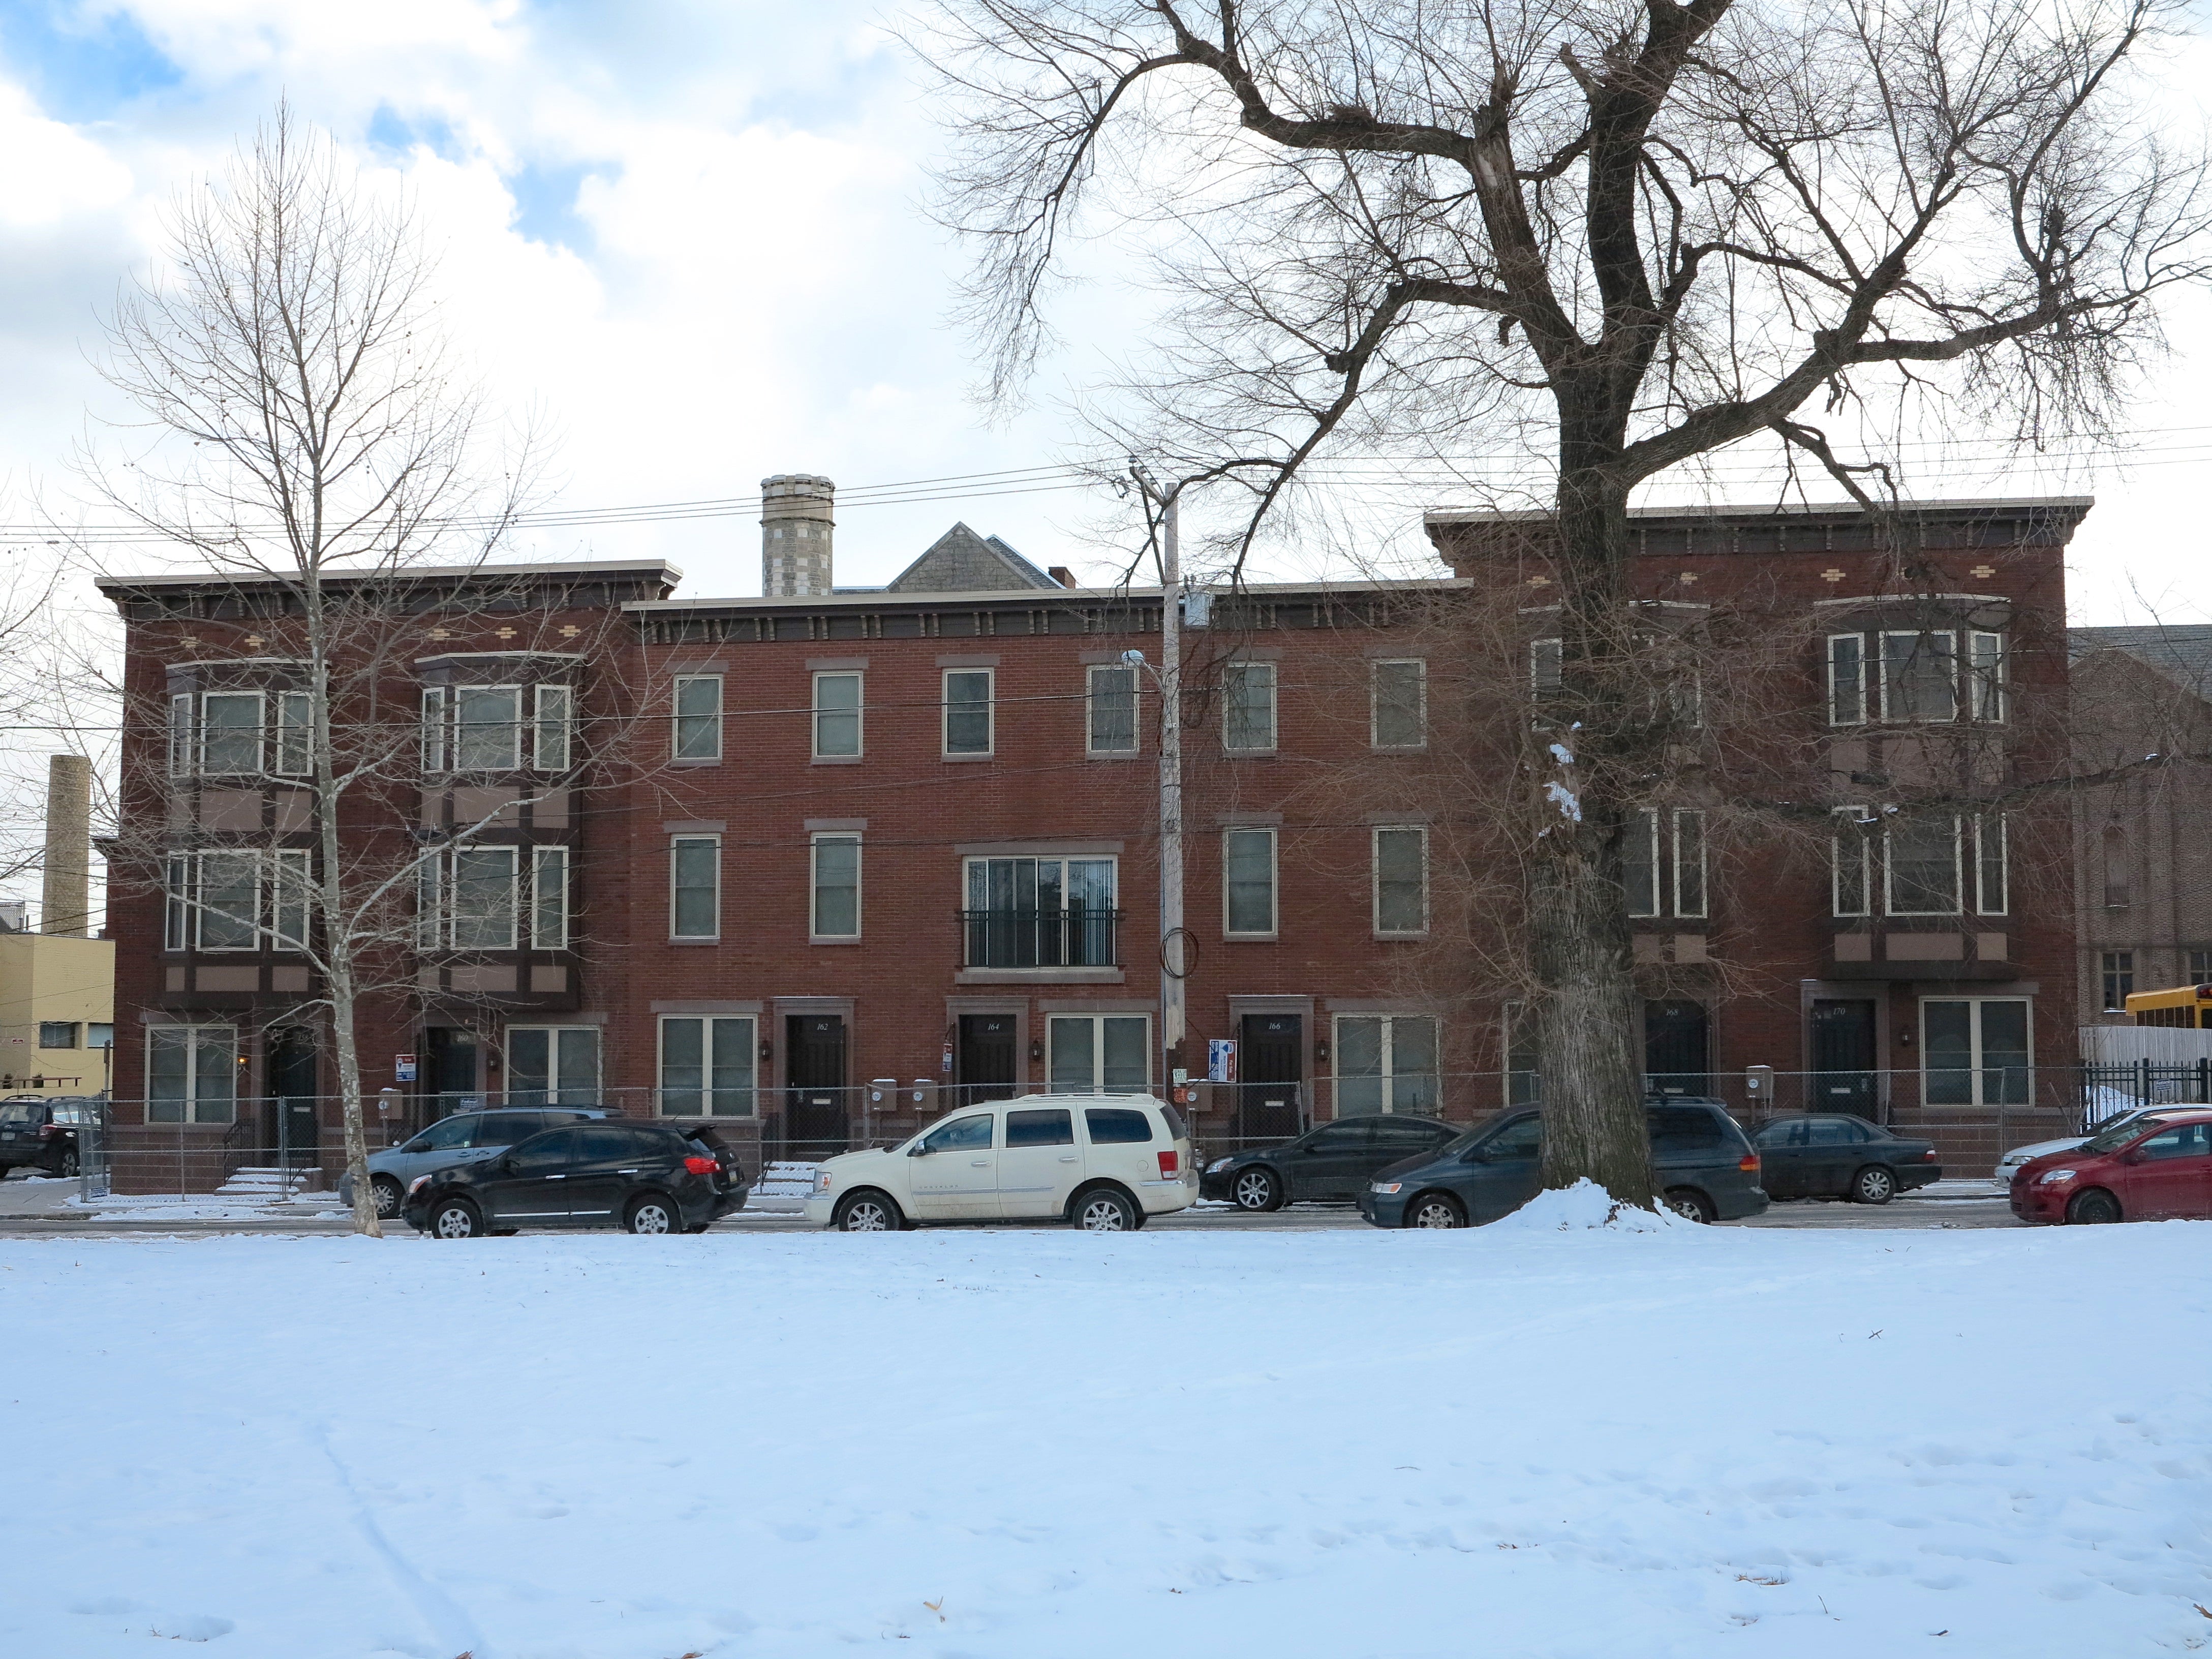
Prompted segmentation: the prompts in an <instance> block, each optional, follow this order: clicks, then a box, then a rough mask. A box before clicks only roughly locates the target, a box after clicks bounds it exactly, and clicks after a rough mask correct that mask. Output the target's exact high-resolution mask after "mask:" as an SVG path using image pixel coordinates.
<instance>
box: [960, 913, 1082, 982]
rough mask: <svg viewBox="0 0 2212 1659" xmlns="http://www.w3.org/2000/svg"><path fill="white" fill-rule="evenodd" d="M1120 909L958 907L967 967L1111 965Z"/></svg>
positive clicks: (1078, 966) (1079, 966)
mask: <svg viewBox="0 0 2212 1659" xmlns="http://www.w3.org/2000/svg"><path fill="white" fill-rule="evenodd" d="M1120 922H1121V912H1120V911H1119V910H1091V909H1076V910H963V911H962V912H961V913H960V932H961V936H962V939H963V942H964V959H965V964H966V965H967V966H968V967H970V968H1112V967H1115V966H1118V965H1119V963H1120V961H1121V958H1120V957H1117V956H1115V953H1114V935H1115V928H1116V927H1117V926H1118V925H1119V924H1120Z"/></svg>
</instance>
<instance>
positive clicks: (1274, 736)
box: [1221, 660, 1283, 755]
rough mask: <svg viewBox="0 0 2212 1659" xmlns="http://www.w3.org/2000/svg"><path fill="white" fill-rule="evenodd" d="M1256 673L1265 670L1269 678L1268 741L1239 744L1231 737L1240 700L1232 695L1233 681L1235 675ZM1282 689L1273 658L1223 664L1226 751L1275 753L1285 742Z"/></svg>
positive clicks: (1222, 728)
mask: <svg viewBox="0 0 2212 1659" xmlns="http://www.w3.org/2000/svg"><path fill="white" fill-rule="evenodd" d="M1255 673H1256V674H1264V675H1266V676H1267V742H1265V743H1263V744H1252V745H1251V746H1250V747H1249V748H1239V747H1238V746H1237V745H1236V744H1232V743H1231V742H1230V741H1229V732H1230V722H1231V711H1232V709H1233V708H1234V706H1235V702H1236V699H1235V698H1234V697H1232V696H1231V695H1230V690H1229V682H1230V680H1231V677H1235V678H1239V679H1241V678H1243V677H1244V676H1245V675H1247V674H1255ZM1281 693H1282V677H1281V676H1280V675H1279V674H1278V673H1276V671H1275V665H1274V664H1273V663H1271V662H1254V661H1249V660H1247V661H1243V662H1232V663H1228V664H1225V665H1223V668H1222V671H1221V749H1222V752H1223V753H1224V754H1229V755H1272V754H1273V753H1275V752H1276V751H1277V750H1279V748H1280V747H1281V746H1282V741H1283V708H1282V697H1281Z"/></svg>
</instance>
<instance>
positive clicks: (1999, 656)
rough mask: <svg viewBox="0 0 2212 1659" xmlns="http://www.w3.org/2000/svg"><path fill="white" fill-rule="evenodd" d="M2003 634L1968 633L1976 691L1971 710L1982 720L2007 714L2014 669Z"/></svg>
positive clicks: (1968, 653) (1971, 681)
mask: <svg viewBox="0 0 2212 1659" xmlns="http://www.w3.org/2000/svg"><path fill="white" fill-rule="evenodd" d="M2010 654H2011V653H2009V652H2008V651H2007V650H2006V648H2005V636H2004V635H2002V634H1982V633H1969V634H1968V635H1966V673H1967V684H1968V685H1969V686H1970V687H1971V688H1972V696H1971V697H1970V698H1969V699H1968V713H1969V714H1971V715H1972V718H1974V719H1975V720H1989V721H1992V722H1996V721H2002V720H2003V719H2004V717H2005V702H2006V695H2007V690H2008V681H2009V680H2010V678H2011V673H2012V665H2011V663H2010V661H2009V660H2008V658H2009V656H2010Z"/></svg>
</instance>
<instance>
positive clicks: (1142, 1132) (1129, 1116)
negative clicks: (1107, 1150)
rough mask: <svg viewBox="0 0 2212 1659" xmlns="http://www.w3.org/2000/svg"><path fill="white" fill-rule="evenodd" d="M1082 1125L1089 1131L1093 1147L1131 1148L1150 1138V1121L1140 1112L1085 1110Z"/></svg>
mask: <svg viewBox="0 0 2212 1659" xmlns="http://www.w3.org/2000/svg"><path fill="white" fill-rule="evenodd" d="M1083 1125H1084V1127H1085V1128H1087V1129H1088V1130H1090V1131H1091V1145H1092V1146H1138V1145H1140V1144H1141V1143H1143V1142H1145V1141H1147V1140H1150V1139H1152V1120H1151V1119H1150V1118H1148V1117H1146V1115H1144V1114H1143V1113H1142V1112H1129V1111H1123V1110H1121V1109H1118V1108H1115V1107H1110V1106H1093V1107H1090V1108H1088V1109H1085V1112H1084V1114H1083Z"/></svg>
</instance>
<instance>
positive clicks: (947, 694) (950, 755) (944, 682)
mask: <svg viewBox="0 0 2212 1659" xmlns="http://www.w3.org/2000/svg"><path fill="white" fill-rule="evenodd" d="M955 674H981V676H982V677H983V684H984V686H985V688H986V690H985V692H984V696H983V732H984V736H985V738H987V741H986V742H985V744H983V746H982V747H981V749H958V750H956V749H955V748H953V746H952V677H953V676H954V675H955ZM937 695H938V702H939V709H940V712H939V717H938V745H939V751H940V753H941V754H942V756H943V757H944V758H945V759H946V760H957V761H971V760H989V759H991V758H992V757H994V756H995V755H996V754H997V753H998V752H999V671H998V670H997V669H995V668H947V669H944V670H942V671H940V672H939V675H938V681H937Z"/></svg>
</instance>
